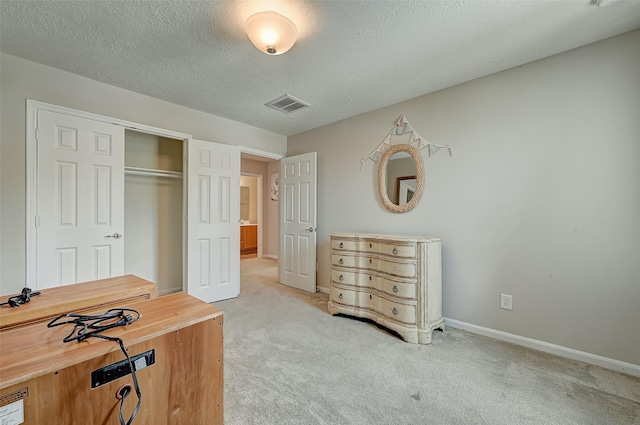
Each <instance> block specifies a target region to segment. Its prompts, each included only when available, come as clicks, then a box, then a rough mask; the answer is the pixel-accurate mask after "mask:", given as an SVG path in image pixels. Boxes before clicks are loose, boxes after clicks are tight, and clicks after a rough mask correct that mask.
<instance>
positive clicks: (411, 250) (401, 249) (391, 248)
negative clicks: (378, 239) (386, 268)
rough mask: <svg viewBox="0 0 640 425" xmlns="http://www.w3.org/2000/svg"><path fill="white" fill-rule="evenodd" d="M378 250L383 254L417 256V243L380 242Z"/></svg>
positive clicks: (403, 256) (402, 256) (404, 256)
mask: <svg viewBox="0 0 640 425" xmlns="http://www.w3.org/2000/svg"><path fill="white" fill-rule="evenodd" d="M378 252H379V253H380V254H383V255H389V256H391V257H399V258H416V244H415V243H404V244H389V243H380V244H378Z"/></svg>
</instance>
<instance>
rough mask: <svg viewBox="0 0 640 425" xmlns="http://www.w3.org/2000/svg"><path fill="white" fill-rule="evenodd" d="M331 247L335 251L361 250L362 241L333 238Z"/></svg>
mask: <svg viewBox="0 0 640 425" xmlns="http://www.w3.org/2000/svg"><path fill="white" fill-rule="evenodd" d="M331 249H333V250H335V251H360V241H354V240H348V239H332V240H331Z"/></svg>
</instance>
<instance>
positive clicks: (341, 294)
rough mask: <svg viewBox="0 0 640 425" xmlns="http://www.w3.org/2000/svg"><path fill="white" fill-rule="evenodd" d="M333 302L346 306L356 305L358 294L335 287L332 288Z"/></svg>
mask: <svg viewBox="0 0 640 425" xmlns="http://www.w3.org/2000/svg"><path fill="white" fill-rule="evenodd" d="M330 296H331V301H333V302H334V303H338V304H344V305H351V306H355V305H356V292H355V291H350V290H348V289H341V288H336V287H335V286H332V287H331V294H330Z"/></svg>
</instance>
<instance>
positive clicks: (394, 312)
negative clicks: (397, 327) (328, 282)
mask: <svg viewBox="0 0 640 425" xmlns="http://www.w3.org/2000/svg"><path fill="white" fill-rule="evenodd" d="M340 295H342V294H340ZM391 312H392V313H393V314H398V309H397V308H395V307H393V310H391Z"/></svg>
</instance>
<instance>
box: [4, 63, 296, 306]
mask: <svg viewBox="0 0 640 425" xmlns="http://www.w3.org/2000/svg"><path fill="white" fill-rule="evenodd" d="M0 93H1V96H0V116H1V117H2V121H1V123H0V139H1V141H2V143H1V145H0V152H1V153H0V158H1V162H0V182H1V183H2V186H1V187H0V217H1V219H2V221H1V223H0V228H1V229H2V238H1V243H0V254H1V255H0V262H1V267H0V269H1V271H2V274H1V275H0V293H3V294H4V293H14V292H19V291H20V290H21V288H22V287H23V286H24V285H25V284H29V283H28V282H25V249H26V242H25V239H26V237H25V232H26V231H25V214H26V212H25V194H26V189H25V173H26V165H25V126H26V125H25V110H26V107H25V105H26V99H33V100H38V101H41V102H47V103H52V104H56V105H60V106H65V107H69V108H74V109H78V110H82V111H87V112H92V113H96V114H101V115H106V116H110V117H114V118H118V119H123V120H127V121H131V122H135V123H140V124H144V125H150V126H155V127H160V128H163V129H167V130H173V131H178V132H183V133H187V134H191V135H193V137H194V138H196V139H201V140H209V141H212V142H219V143H226V144H232V145H243V146H247V147H250V148H253V149H257V150H261V151H267V152H272V153H276V154H284V153H285V152H286V143H287V140H286V137H285V136H282V135H279V134H275V133H272V132H270V131H266V130H262V129H259V128H256V127H252V126H249V125H246V124H242V123H239V122H235V121H231V120H228V119H225V118H221V117H218V116H215V115H211V114H206V113H203V112H199V111H196V110H193V109H189V108H185V107H182V106H179V105H175V104H172V103H169V102H165V101H162V100H158V99H154V98H151V97H148V96H144V95H140V94H137V93H134V92H131V91H128V90H124V89H120V88H117V87H114V86H110V85H107V84H103V83H98V82H96V81H93V80H90V79H87V78H84V77H80V76H77V75H74V74H71V73H68V72H65V71H60V70H57V69H54V68H50V67H47V66H43V65H39V64H36V63H34V62H30V61H26V60H23V59H20V58H17V57H14V56H10V55H7V54H2V55H1V56H0Z"/></svg>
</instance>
